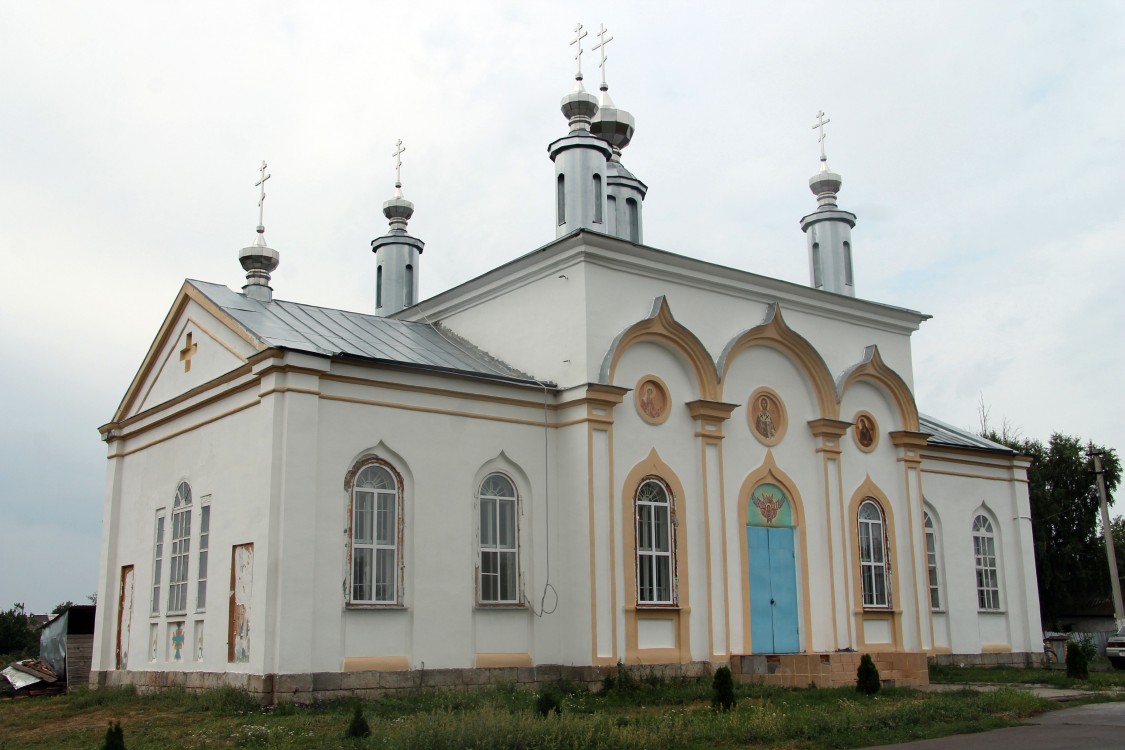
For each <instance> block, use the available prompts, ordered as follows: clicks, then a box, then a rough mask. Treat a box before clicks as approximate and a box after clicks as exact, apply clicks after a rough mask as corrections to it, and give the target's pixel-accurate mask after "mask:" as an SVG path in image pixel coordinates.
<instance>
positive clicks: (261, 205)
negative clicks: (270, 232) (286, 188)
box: [254, 160, 272, 234]
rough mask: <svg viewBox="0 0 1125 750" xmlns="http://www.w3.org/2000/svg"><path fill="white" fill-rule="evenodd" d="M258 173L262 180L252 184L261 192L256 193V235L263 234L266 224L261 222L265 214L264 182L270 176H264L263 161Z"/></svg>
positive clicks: (264, 165)
mask: <svg viewBox="0 0 1125 750" xmlns="http://www.w3.org/2000/svg"><path fill="white" fill-rule="evenodd" d="M258 171H259V172H261V173H262V178H261V179H260V180H258V181H257V182H255V183H254V187H256V188H261V192H259V193H258V234H263V233H264V232H265V231H266V226H265V224H266V223H265V222H264V221H263V220H262V217H263V215H264V214H265V203H266V180H268V179H269V178H270V177H272V175H268V174H266V162H265V160H263V161H262V166H260V167H258Z"/></svg>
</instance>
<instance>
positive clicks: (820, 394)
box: [718, 302, 840, 419]
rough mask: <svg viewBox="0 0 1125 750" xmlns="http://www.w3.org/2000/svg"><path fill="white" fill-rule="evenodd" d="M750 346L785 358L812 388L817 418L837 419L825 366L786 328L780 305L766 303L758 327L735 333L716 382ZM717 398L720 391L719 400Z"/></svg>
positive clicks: (802, 339)
mask: <svg viewBox="0 0 1125 750" xmlns="http://www.w3.org/2000/svg"><path fill="white" fill-rule="evenodd" d="M752 346H768V347H770V348H772V349H775V350H777V351H779V352H781V353H782V354H784V355H785V356H787V357H789V359H790V360H792V361H793V363H794V364H796V365H797V367H798V369H800V370H801V371H802V372H804V373H805V377H806V378H807V379H808V382H809V385H811V386H812V389H813V393H814V395H815V396H816V401H817V405H818V406H819V407H820V415H821V416H822V417H825V418H828V419H837V418H839V415H840V405H839V403H838V401H837V398H836V387H835V383H833V381H832V373H831V371H830V370H829V369H828V365H827V364H825V362H824V358H823V357H821V356H820V352H818V351H817V350H816V349H815V348H814V347H813V345H812V344H810V343H809V342H808V340H807V339H806V338H805V337H804V336H802V335H800V334H799V333H797V332H796V331H794V330H793V329H792V328H790V327H789V325H788V324H787V323H786V322H785V318H784V317H782V314H781V305H779V304H778V303H776V302H772V303H770V306H769V309H768V310H767V312H766V317H765V320H763V321H762V324H761V325H758V326H755V327H754V328H750V329H749V330H746V331H743V332H742V333H740V334H738V335H737V336H735V337H734V338H733V339H731V341H730V343H728V344H727V345H726V348H725V349H723V354H722V356H721V357H719V366H718V372H719V377H720V382H723V381H725V379H726V376H727V370H729V369H730V366H731V363H732V362H733V361H734V358H735V357H736V356H737V355H738V354H740V353H741V352H743V351H745V350H747V349H749V348H750V347H752ZM721 395H722V394H721V389H720V397H721Z"/></svg>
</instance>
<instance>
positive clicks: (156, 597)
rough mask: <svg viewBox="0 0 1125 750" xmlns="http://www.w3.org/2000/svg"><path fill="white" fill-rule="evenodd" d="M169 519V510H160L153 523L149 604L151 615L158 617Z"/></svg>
mask: <svg viewBox="0 0 1125 750" xmlns="http://www.w3.org/2000/svg"><path fill="white" fill-rule="evenodd" d="M167 518H168V509H167V508H160V509H159V510H157V511H156V519H155V521H154V522H153V535H152V600H151V602H150V604H149V613H150V615H151V616H153V617H156V616H158V615H159V614H160V586H161V582H162V581H161V574H162V573H163V572H164V570H163V569H164V526H165V525H166V521H167Z"/></svg>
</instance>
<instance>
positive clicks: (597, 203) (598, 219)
mask: <svg viewBox="0 0 1125 750" xmlns="http://www.w3.org/2000/svg"><path fill="white" fill-rule="evenodd" d="M594 223H595V224H601V223H602V176H601V175H600V174H596V175H594Z"/></svg>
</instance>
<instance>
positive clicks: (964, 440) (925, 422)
mask: <svg viewBox="0 0 1125 750" xmlns="http://www.w3.org/2000/svg"><path fill="white" fill-rule="evenodd" d="M918 428H919V430H921V431H922V432H928V433H930V439H929V440H928V441H927V442H928V443H929V444H930V445H948V446H951V447H954V448H973V449H975V450H986V451H994V452H996V453H1008V454H1014V453H1015V451H1014V450H1012V449H1011V448H1009V447H1008V446H1006V445H1000V443H994V442H992V441H991V440H988V439H986V438H982V437H981V436H980V435H974V434H973V433H971V432H967V431H965V430H962V429H960V428H958V427H954V426H953V425H949V424H946V423H945V422H942V421H940V420H937V419H934V418H933V417H929V416H926V415H925V414H919V415H918Z"/></svg>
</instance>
